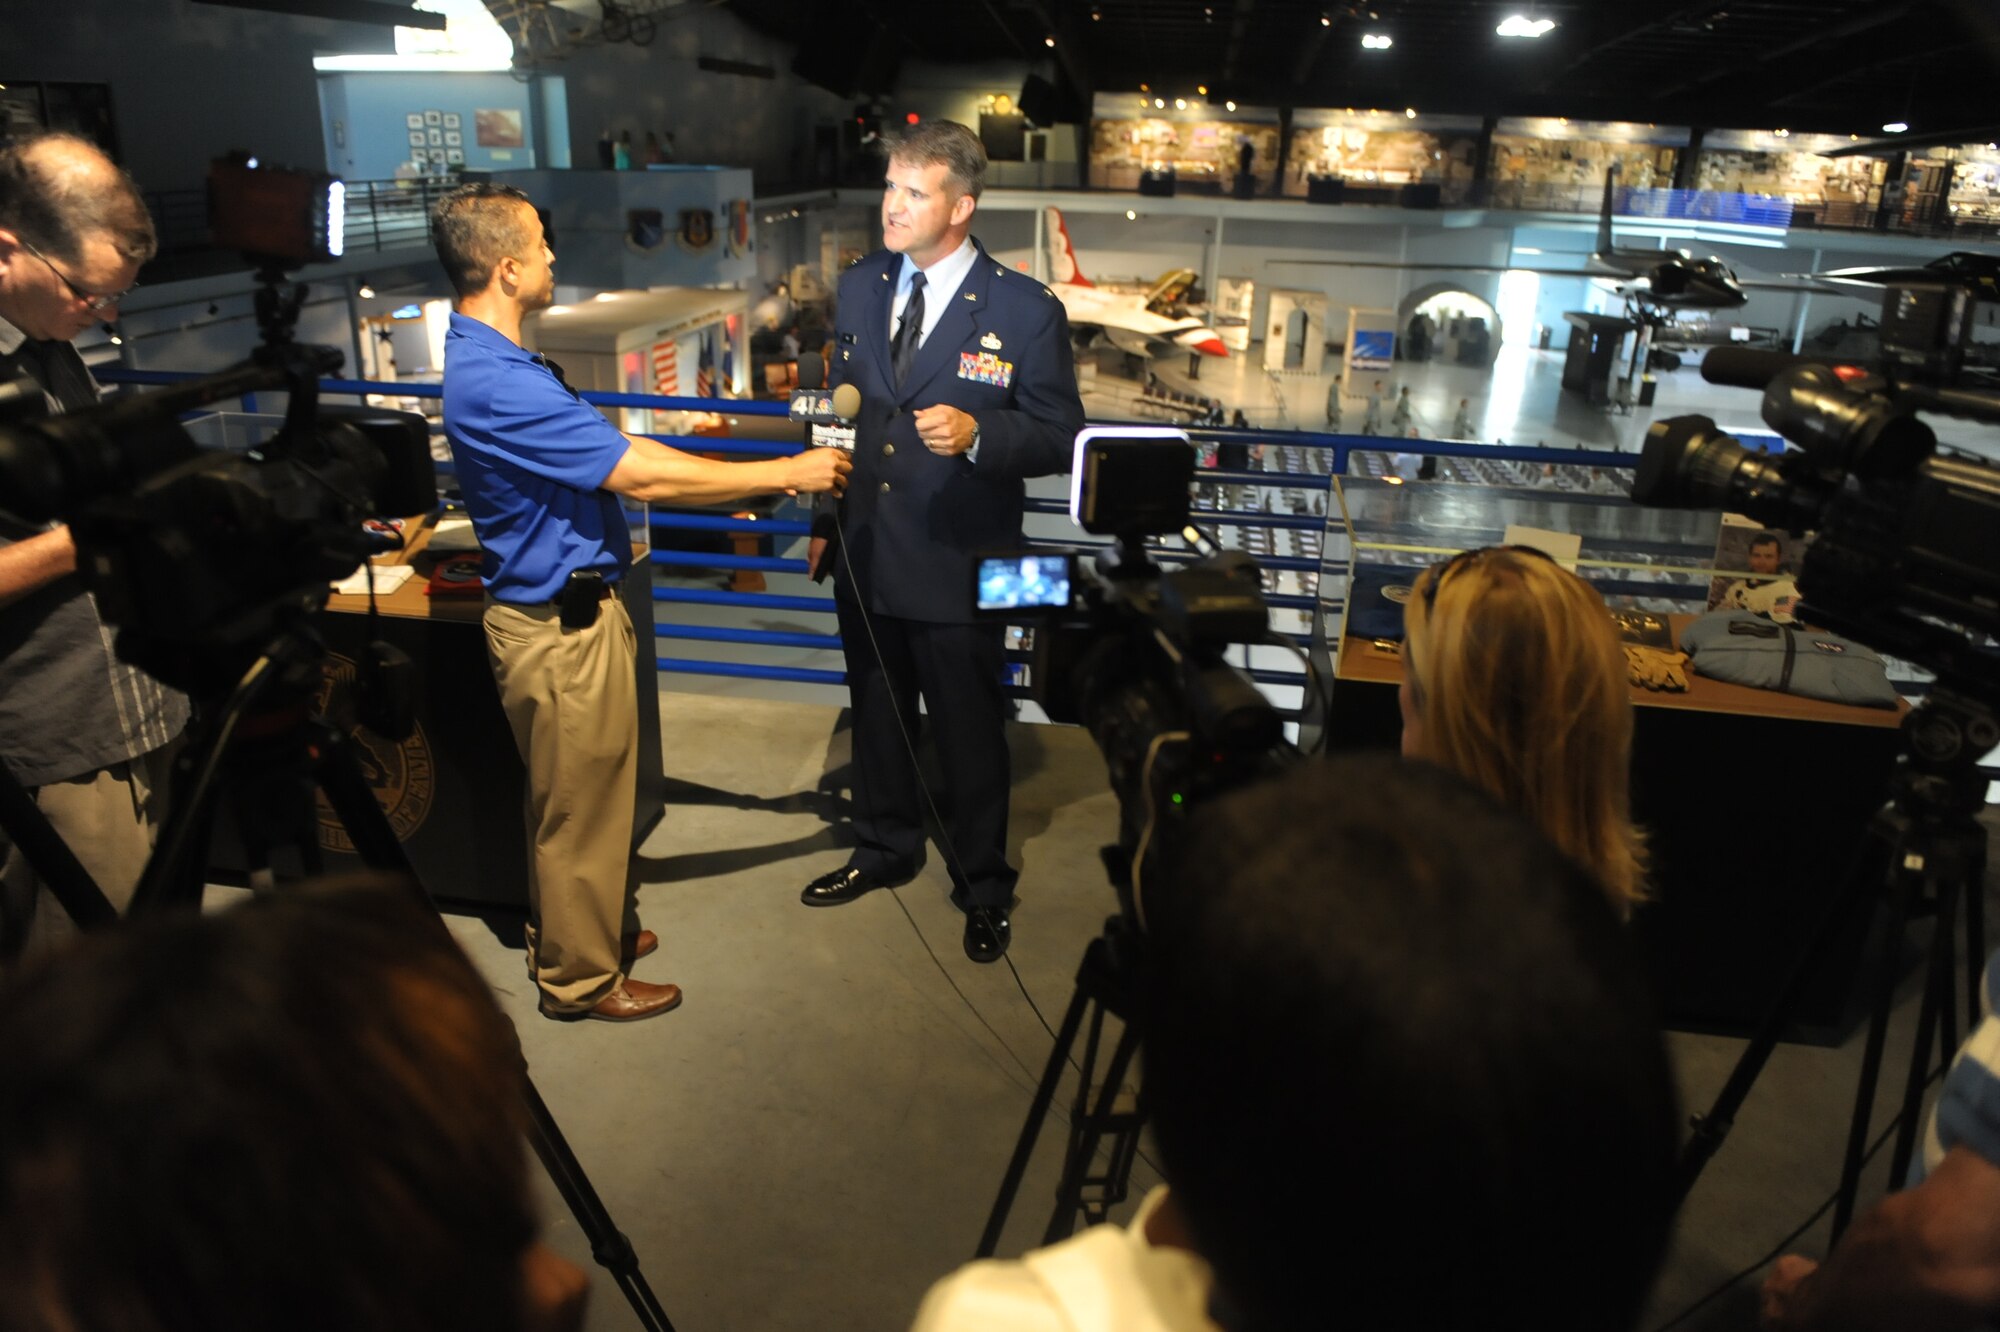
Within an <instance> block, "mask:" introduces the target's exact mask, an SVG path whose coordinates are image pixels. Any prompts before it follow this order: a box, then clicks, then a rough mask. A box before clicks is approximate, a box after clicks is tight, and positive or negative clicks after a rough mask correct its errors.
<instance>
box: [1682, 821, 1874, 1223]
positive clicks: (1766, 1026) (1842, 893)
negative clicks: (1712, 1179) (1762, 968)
mask: <svg viewBox="0 0 2000 1332" xmlns="http://www.w3.org/2000/svg"><path fill="white" fill-rule="evenodd" d="M1882 832H1883V829H1881V828H1880V827H1879V825H1871V836H1879V835H1881V833H1882ZM1875 864H1876V861H1875V859H1874V858H1873V857H1872V856H1870V855H1867V854H1864V855H1862V856H1861V857H1860V858H1858V859H1857V860H1856V862H1855V866H1856V867H1855V869H1854V870H1853V872H1852V873H1850V874H1848V875H1847V876H1846V877H1845V878H1844V879H1843V880H1842V882H1841V885H1840V889H1839V891H1838V892H1837V893H1835V895H1834V898H1833V901H1832V902H1831V903H1829V904H1828V906H1827V909H1826V912H1825V914H1824V915H1822V916H1821V917H1820V920H1819V923H1818V924H1817V925H1815V926H1814V927H1813V932H1812V936H1811V937H1810V938H1809V939H1808V940H1807V942H1806V945H1805V947H1804V948H1802V949H1801V950H1800V951H1799V954H1798V956H1797V958H1795V959H1794V960H1793V962H1792V969H1791V971H1790V972H1789V973H1788V974H1787V975H1786V977H1785V980H1784V983H1783V984H1782V985H1780V986H1779V988H1778V993H1777V997H1776V998H1774V999H1773V1000H1772V1001H1771V1004H1770V1007H1769V1008H1767V1009H1765V1011H1764V1016H1763V1017H1762V1018H1761V1019H1759V1020H1758V1023H1757V1029H1756V1031H1755V1032H1753V1033H1752V1034H1751V1037H1750V1043H1749V1044H1748V1045H1747V1046H1745V1047H1744V1050H1743V1053H1742V1054H1741V1055H1740V1056H1738V1058H1737V1060H1736V1066H1735V1067H1734V1068H1733V1069H1731V1070H1730V1073H1729V1079H1728V1081H1726V1082H1725V1083H1723V1086H1722V1090H1721V1091H1719V1092H1717V1093H1716V1096H1715V1100H1714V1102H1713V1103H1711V1104H1710V1106H1709V1108H1708V1110H1707V1112H1706V1113H1703V1114H1697V1115H1695V1116H1694V1118H1693V1121H1692V1123H1693V1127H1694V1132H1693V1134H1692V1135H1690V1136H1689V1138H1688V1141H1687V1145H1686V1146H1685V1147H1684V1148H1682V1150H1681V1159H1680V1172H1679V1173H1680V1179H1679V1183H1678V1185H1677V1189H1678V1192H1677V1195H1676V1202H1677V1203H1679V1202H1685V1201H1686V1199H1687V1196H1688V1194H1689V1193H1690V1192H1692V1191H1693V1189H1694V1186H1695V1181H1697V1180H1698V1179H1700V1178H1701V1172H1702V1170H1703V1169H1704V1168H1705V1167H1706V1166H1707V1165H1708V1163H1709V1161H1710V1159H1711V1158H1713V1157H1714V1155H1715V1154H1716V1152H1718V1151H1720V1150H1721V1149H1722V1140H1723V1139H1724V1138H1726V1137H1728V1136H1729V1130H1730V1129H1731V1128H1733V1127H1734V1126H1735V1123H1736V1112H1737V1111H1738V1110H1740V1109H1742V1107H1743V1102H1744V1101H1745V1100H1747V1099H1748V1098H1749V1096H1750V1089H1751V1088H1752V1087H1753V1086H1754V1085H1755V1084H1756V1082H1757V1076H1758V1075H1759V1074H1760V1073H1762V1072H1763V1071H1764V1065H1765V1064H1767V1063H1769V1062H1770V1059H1771V1052H1772V1051H1774V1050H1776V1049H1777V1048H1778V1039H1779V1037H1781V1036H1783V1035H1784V1031H1785V1028H1786V1027H1787V1026H1789V1025H1790V1024H1791V1020H1792V1015H1793V1013H1794V1012H1796V1011H1797V1009H1798V1004H1799V999H1800V997H1801V996H1802V995H1804V994H1805V991H1806V986H1808V985H1810V984H1811V983H1812V982H1813V980H1814V979H1815V978H1816V977H1817V976H1818V975H1819V973H1820V971H1821V970H1822V969H1823V967H1824V964H1825V962H1826V958H1827V954H1828V953H1829V951H1830V950H1831V949H1832V947H1833V945H1834V941H1835V940H1837V939H1839V938H1840V936H1841V935H1842V933H1843V932H1845V930H1846V929H1847V927H1848V925H1849V923H1850V922H1851V921H1852V920H1853V919H1854V918H1855V916H1856V914H1857V913H1858V912H1860V911H1861V910H1862V909H1863V907H1864V906H1865V904H1866V903H1867V901H1868V900H1869V892H1868V889H1867V886H1866V883H1865V881H1866V880H1868V879H1869V878H1870V877H1872V874H1873V866H1874V865H1875Z"/></svg>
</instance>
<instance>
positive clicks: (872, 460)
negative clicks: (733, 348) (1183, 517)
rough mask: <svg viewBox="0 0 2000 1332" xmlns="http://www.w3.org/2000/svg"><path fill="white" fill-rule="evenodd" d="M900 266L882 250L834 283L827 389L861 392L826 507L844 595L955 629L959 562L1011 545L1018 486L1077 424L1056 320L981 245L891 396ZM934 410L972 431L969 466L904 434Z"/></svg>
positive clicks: (1043, 299) (1058, 310) (1055, 312)
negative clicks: (844, 462) (840, 548)
mask: <svg viewBox="0 0 2000 1332" xmlns="http://www.w3.org/2000/svg"><path fill="white" fill-rule="evenodd" d="M975 244H977V242H975ZM901 265H902V256H901V255H899V254H894V253H891V252H890V251H887V250H882V251H878V252H877V253H875V254H872V255H870V256H868V257H867V258H866V259H863V260H861V261H860V262H859V263H857V264H855V265H854V266H853V267H852V268H850V269H848V270H847V272H846V273H844V274H842V275H841V279H840V288H839V299H840V304H839V312H838V315H837V317H836V321H835V330H834V331H835V338H834V343H833V349H832V351H831V353H830V363H829V366H828V380H829V383H830V384H831V385H833V386H836V387H837V386H839V385H841V384H853V385H854V386H855V387H856V388H858V389H860V390H861V415H860V416H859V418H857V420H856V422H855V451H854V474H853V476H852V477H851V478H850V479H849V481H848V484H847V494H846V497H845V498H844V499H842V500H841V501H840V505H841V509H840V517H841V524H842V529H843V531H844V532H845V534H846V538H847V543H848V552H847V560H848V563H850V564H851V565H852V568H853V572H854V580H853V582H852V583H851V584H849V586H850V589H851V590H852V591H853V592H854V594H855V595H856V596H857V597H858V598H859V599H860V600H861V601H862V604H863V605H865V606H866V607H867V608H868V610H869V611H871V612H873V613H875V614H881V615H894V616H899V617H901V618H904V619H910V620H924V621H929V622H931V623H936V624H959V623H969V622H970V621H971V620H972V618H973V615H972V556H973V554H974V553H975V552H979V551H991V550H1005V549H1008V548H1010V547H1014V546H1018V545H1019V544H1020V541H1021V512H1022V500H1023V494H1024V487H1023V485H1022V481H1023V479H1024V478H1027V477H1031V476H1047V475H1049V474H1051V473H1056V472H1064V471H1067V470H1069V465H1070V457H1071V452H1072V449H1073V446H1074V443H1075V440H1076V434H1077V432H1078V431H1079V430H1081V429H1082V428H1083V402H1082V400H1081V399H1080V398H1079V397H1078V396H1077V389H1076V369H1075V366H1074V364H1073V362H1072V359H1071V353H1070V340H1069V319H1068V317H1067V316H1066V315H1065V314H1064V313H1063V306H1062V302H1061V301H1059V300H1057V299H1056V297H1055V294H1054V293H1053V292H1051V291H1050V290H1049V289H1048V288H1047V287H1045V286H1043V285H1042V284H1041V283H1039V282H1037V281H1035V280H1034V279H1033V278H1031V277H1028V276H1026V275H1025V274H1022V273H1017V272H1015V271H1013V270H1012V269H1009V268H1007V267H1005V266H1003V265H1001V264H998V263H995V262H994V261H993V259H992V258H991V257H989V256H988V255H987V253H986V251H985V249H984V247H981V248H980V250H979V256H978V258H977V259H975V260H974V261H973V265H972V270H971V271H970V272H969V273H967V274H966V277H965V281H964V282H963V283H962V284H961V285H960V286H959V289H958V290H957V291H956V292H954V293H953V294H952V297H951V306H950V308H949V309H948V310H946V311H945V312H944V314H943V315H942V316H941V317H940V318H939V320H938V323H937V327H936V328H934V329H933V330H932V331H931V334H930V336H929V337H927V338H925V339H924V342H923V345H922V347H920V348H919V349H918V351H917V358H916V361H915V363H914V364H913V365H912V366H911V368H910V373H909V377H908V378H907V379H906V380H905V381H904V383H903V385H902V387H901V388H900V389H898V388H897V387H896V385H895V377H894V374H893V372H892V371H891V369H890V366H889V311H890V307H891V304H892V302H893V301H894V299H895V290H896V278H897V276H898V274H899V273H900V272H901ZM925 299H926V300H929V299H933V297H932V296H931V295H930V293H928V292H927V293H926V294H925ZM939 404H943V405H947V406H952V407H956V408H958V409H959V410H960V411H964V412H969V413H971V415H972V417H973V419H975V420H976V421H977V422H978V423H979V461H978V462H977V463H974V462H972V461H971V460H969V459H967V458H966V457H964V456H963V455H960V456H958V457H954V458H941V457H939V456H938V455H936V454H934V453H932V452H931V451H930V450H929V449H927V448H925V447H924V445H923V442H922V441H921V440H919V439H918V438H917V427H916V415H915V414H916V412H917V411H918V410H920V409H921V408H925V407H931V406H936V405H939ZM833 558H834V561H835V569H836V570H837V571H838V575H839V576H840V577H842V578H843V579H844V578H845V576H846V573H847V570H846V568H844V567H843V566H842V565H841V564H840V561H839V558H838V556H837V555H836V556H833Z"/></svg>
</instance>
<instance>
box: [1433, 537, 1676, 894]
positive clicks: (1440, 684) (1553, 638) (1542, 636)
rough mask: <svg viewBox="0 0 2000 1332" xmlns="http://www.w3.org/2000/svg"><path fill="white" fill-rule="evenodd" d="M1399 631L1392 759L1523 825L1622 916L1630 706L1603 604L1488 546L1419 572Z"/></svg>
mask: <svg viewBox="0 0 2000 1332" xmlns="http://www.w3.org/2000/svg"><path fill="white" fill-rule="evenodd" d="M1403 623H1404V627H1405V628H1404V643H1403V688H1402V693H1401V703H1402V711H1403V753H1404V754H1405V755H1406V756H1408V757H1410V758H1422V759H1428V760H1430V761H1431V762H1433V763H1437V764H1440V765H1442V766H1443V767H1446V768H1450V769H1452V770H1453V771H1455V772H1457V773H1460V774H1461V775H1463V776H1465V777H1467V778H1469V779H1471V780H1472V781H1474V782H1476V783H1478V784H1479V785H1481V786H1483V787H1485V788H1486V789H1487V790H1488V791H1490V792H1492V793H1493V794H1494V795H1495V796H1497V797H1499V798H1500V799H1501V800H1503V801H1505V802H1506V803H1507V804H1509V805H1511V806H1512V807H1513V808H1515V809H1517V810H1519V811H1521V812H1522V813H1523V814H1525V815H1527V816H1528V817H1529V818H1531V819H1533V820H1534V821H1535V823H1536V824H1537V825H1538V826H1539V827H1540V828H1541V829H1542V831H1543V833H1545V834H1546V835H1547V836H1548V838H1549V839H1550V840H1551V841H1553V842H1554V843H1555V844H1556V845H1557V846H1558V847H1560V848H1561V849H1562V850H1563V851H1564V852H1565V853H1567V854H1568V855H1569V857H1570V858H1571V859H1572V860H1574V861H1576V862H1577V863H1578V864H1580V865H1582V866H1583V867H1584V868H1586V869H1588V870H1590V871H1591V872H1592V873H1593V874H1594V875H1596V877H1597V880H1598V882H1599V883H1601V884H1602V885H1603V886H1604V890H1605V892H1606V893H1607V894H1608V895H1609V896H1610V898H1611V901H1612V904H1613V905H1614V906H1615V907H1617V909H1618V911H1619V913H1620V914H1621V915H1624V916H1627V917H1629V916H1630V915H1631V911H1632V907H1633V905H1634V904H1636V903H1637V902H1639V901H1640V900H1642V899H1643V898H1644V897H1645V883H1644V878H1645V861H1644V850H1643V847H1642V844H1641V839H1640V836H1639V833H1638V830H1637V829H1636V828H1634V827H1633V826H1632V817H1631V801H1630V773H1631V761H1632V698H1631V693H1630V690H1629V687H1628V686H1627V684H1626V667H1625V654H1624V650H1623V647H1622V645H1621V643H1620V640H1619V637H1618V630H1617V627H1616V626H1615V625H1614V624H1613V623H1612V621H1611V615H1610V612H1609V610H1608V609H1607V608H1606V606H1605V604H1604V599H1603V598H1602V597H1600V596H1599V595H1598V594H1597V590H1596V589H1595V588H1593V587H1591V586H1590V584H1588V583H1586V582H1584V581H1583V580H1582V579H1581V578H1578V577H1577V576H1576V575H1575V574H1572V573H1570V572H1568V571H1567V570H1565V569H1564V568H1563V567H1562V566H1561V565H1559V564H1557V563H1556V562H1555V561H1554V560H1552V559H1550V558H1549V557H1548V556H1547V555H1545V554H1543V553H1542V552H1541V551H1539V550H1535V549H1533V548H1532V547H1527V546H1489V547H1485V548H1483V549H1479V550H1468V551H1466V552H1464V553H1463V554H1460V555H1457V556H1454V557H1453V558H1452V559H1450V560H1446V561H1444V562H1442V563H1440V564H1437V565H1435V566H1433V567H1432V568H1430V569H1427V570H1425V571H1424V572H1423V574H1421V575H1420V576H1419V577H1418V578H1417V581H1416V585H1415V587H1414V588H1412V590H1411V596H1410V601H1409V604H1408V605H1407V606H1406V607H1405V608H1404V612H1403Z"/></svg>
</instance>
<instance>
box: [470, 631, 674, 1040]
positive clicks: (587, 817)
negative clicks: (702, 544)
mask: <svg viewBox="0 0 2000 1332" xmlns="http://www.w3.org/2000/svg"><path fill="white" fill-rule="evenodd" d="M598 604H599V614H598V616H597V623H596V624H594V625H592V626H590V627H589V628H587V629H565V628H563V626H562V623H561V620H560V618H559V614H560V613H559V612H558V611H557V609H556V607H554V606H552V605H536V606H516V605H510V604H507V603H505V602H495V601H489V602H488V603H487V606H486V615H485V626H486V649H487V656H488V658H489V660H491V662H492V664H493V678H494V681H495V682H496V683H497V684H498V685H499V687H500V706H501V708H502V709H503V710H504V711H505V712H506V714H507V725H508V726H509V727H510V728H511V729H512V730H513V732H514V746H515V748H516V749H518V750H519V751H520V753H521V762H522V763H523V764H524V765H526V767H527V793H526V801H525V805H526V809H525V813H526V819H527V830H528V968H529V970H530V972H531V973H532V974H533V975H534V978H535V983H536V984H537V985H538V986H540V987H541V991H542V1003H543V1006H544V1007H545V1008H546V1009H548V1010H549V1011H551V1012H579V1011H582V1010H583V1009H587V1008H589V1007H591V1006H592V1005H594V1004H595V1003H597V1001H598V1000H600V999H602V998H603V997H604V996H605V995H607V994H609V993H610V991H611V988H612V987H613V986H614V985H616V984H617V983H618V982H619V981H620V980H621V979H622V978H623V970H622V967H621V965H620V958H619V939H620V936H621V935H625V934H631V933H636V932H637V931H638V928H639V924H638V914H637V907H636V906H635V904H634V902H633V898H632V890H631V885H630V877H631V864H632V809H633V801H634V799H635V798H636V794H637V791H638V783H639V744H638V730H639V724H638V718H639V701H638V684H637V682H636V680H635V678H634V670H633V654H634V653H635V652H636V651H637V644H638V640H637V637H636V635H635V634H634V633H633V630H632V618H631V616H630V615H628V614H627V613H626V611H625V607H624V605H623V603H621V602H620V601H619V600H618V599H617V598H616V597H615V596H614V597H611V598H608V599H606V600H604V601H602V602H600V603H598Z"/></svg>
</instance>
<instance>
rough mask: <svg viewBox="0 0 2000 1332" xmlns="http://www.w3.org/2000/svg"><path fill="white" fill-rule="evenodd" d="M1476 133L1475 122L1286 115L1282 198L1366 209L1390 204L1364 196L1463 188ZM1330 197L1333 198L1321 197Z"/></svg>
mask: <svg viewBox="0 0 2000 1332" xmlns="http://www.w3.org/2000/svg"><path fill="white" fill-rule="evenodd" d="M1479 130H1480V121H1479V119H1478V118H1477V117H1467V116H1425V115H1418V116H1410V115H1408V114H1406V113H1405V112H1403V111H1341V110H1329V109H1326V108H1319V107H1306V108H1301V109H1299V110H1297V111H1294V112H1293V113H1292V137H1291V143H1290V145H1289V148H1288V151H1287V154H1286V158H1285V182H1284V192H1285V193H1286V194H1287V195H1290V196H1293V197H1295V198H1296V197H1306V198H1311V199H1314V200H1315V201H1316V202H1325V203H1340V202H1364V203H1366V202H1377V201H1380V202H1388V201H1390V199H1391V196H1390V195H1388V194H1386V193H1385V194H1383V195H1382V197H1381V199H1380V200H1377V199H1376V198H1375V197H1374V196H1373V195H1372V194H1371V193H1370V192H1371V191H1388V190H1400V189H1401V187H1403V186H1406V185H1422V184H1432V185H1439V186H1443V185H1447V184H1469V183H1470V182H1471V180H1472V177H1473V165H1474V159H1475V155H1476V153H1477V151H1478V147H1479ZM1329 186H1332V187H1334V188H1332V189H1329ZM1334 194H1337V195H1338V196H1339V197H1328V196H1329V195H1334ZM1396 197H1398V198H1400V196H1396Z"/></svg>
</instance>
